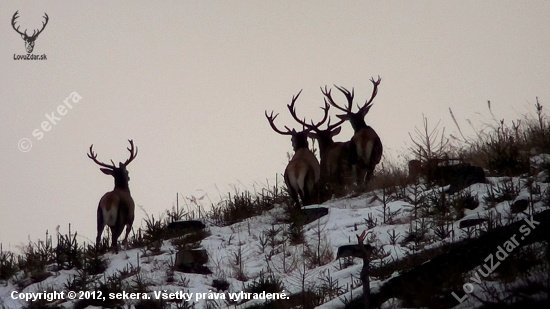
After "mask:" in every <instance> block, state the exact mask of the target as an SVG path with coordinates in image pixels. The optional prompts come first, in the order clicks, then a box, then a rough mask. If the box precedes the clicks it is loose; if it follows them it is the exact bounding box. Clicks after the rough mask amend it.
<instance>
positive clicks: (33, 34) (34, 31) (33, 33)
mask: <svg viewBox="0 0 550 309" xmlns="http://www.w3.org/2000/svg"><path fill="white" fill-rule="evenodd" d="M18 13H19V10H17V11H16V12H15V14H13V17H12V19H11V26H12V27H13V30H15V31H16V32H17V33H19V34H20V35H24V36H25V37H26V38H28V39H34V38H36V37H37V36H38V35H39V34H40V33H41V32H42V31H44V28H46V25H47V24H48V21H49V20H50V18H49V17H48V14H46V12H44V15H45V16H42V17H44V18H45V19H46V21H45V22H42V29H40V30H38V29H36V30H33V32H32V35H31V36H29V35H27V30H25V32H24V33H23V32H21V31H19V27H20V26H18V27H17V28H15V20H16V19H17V18H19V16H17V14H18ZM36 31H38V32H36Z"/></svg>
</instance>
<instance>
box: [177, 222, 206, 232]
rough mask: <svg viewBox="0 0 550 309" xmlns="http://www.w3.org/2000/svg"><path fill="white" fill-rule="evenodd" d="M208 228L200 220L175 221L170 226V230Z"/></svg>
mask: <svg viewBox="0 0 550 309" xmlns="http://www.w3.org/2000/svg"><path fill="white" fill-rule="evenodd" d="M205 227H206V226H205V225H204V223H202V221H200V220H187V221H174V222H171V223H169V224H168V230H189V231H196V230H202V229H204V228H205Z"/></svg>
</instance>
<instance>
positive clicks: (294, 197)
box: [285, 175, 300, 207]
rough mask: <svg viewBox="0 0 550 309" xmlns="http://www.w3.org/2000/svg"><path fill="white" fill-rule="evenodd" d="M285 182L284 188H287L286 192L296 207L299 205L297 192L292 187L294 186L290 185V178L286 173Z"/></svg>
mask: <svg viewBox="0 0 550 309" xmlns="http://www.w3.org/2000/svg"><path fill="white" fill-rule="evenodd" d="M285 184H286V189H287V190H288V194H289V195H290V197H291V198H292V200H293V201H294V206H295V207H298V206H299V205H300V200H299V199H298V192H296V189H294V187H292V185H291V184H290V179H288V176H287V175H285Z"/></svg>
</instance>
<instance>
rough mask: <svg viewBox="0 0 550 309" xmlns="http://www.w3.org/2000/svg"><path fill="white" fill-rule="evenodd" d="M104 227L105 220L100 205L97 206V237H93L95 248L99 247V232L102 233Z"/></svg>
mask: <svg viewBox="0 0 550 309" xmlns="http://www.w3.org/2000/svg"><path fill="white" fill-rule="evenodd" d="M104 229H105V222H103V212H102V211H101V207H100V206H98V207H97V237H96V238H95V247H96V249H99V243H100V242H101V234H103V230H104Z"/></svg>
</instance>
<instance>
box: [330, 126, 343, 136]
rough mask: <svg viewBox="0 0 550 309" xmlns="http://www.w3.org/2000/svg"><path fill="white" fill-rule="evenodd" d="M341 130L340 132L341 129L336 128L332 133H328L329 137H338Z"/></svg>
mask: <svg viewBox="0 0 550 309" xmlns="http://www.w3.org/2000/svg"><path fill="white" fill-rule="evenodd" d="M341 130H342V127H338V128H336V129H334V130H333V131H331V132H330V137H333V136H336V135H338V134H339V133H340V131H341Z"/></svg>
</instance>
